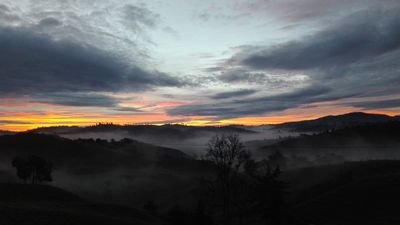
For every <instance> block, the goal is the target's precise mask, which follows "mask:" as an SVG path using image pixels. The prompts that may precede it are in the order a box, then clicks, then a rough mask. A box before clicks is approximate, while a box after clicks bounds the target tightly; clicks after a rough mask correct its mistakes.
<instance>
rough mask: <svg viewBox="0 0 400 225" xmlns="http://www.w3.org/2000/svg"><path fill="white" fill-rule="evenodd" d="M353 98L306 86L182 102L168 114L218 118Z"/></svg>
mask: <svg viewBox="0 0 400 225" xmlns="http://www.w3.org/2000/svg"><path fill="white" fill-rule="evenodd" d="M344 97H352V95H350V94H347V93H334V92H333V91H332V90H331V89H329V88H327V87H313V86H312V87H307V88H302V89H299V90H296V91H293V92H288V93H284V94H278V95H271V96H264V97H253V98H246V99H236V100H233V101H229V102H218V103H213V104H199V105H183V106H178V107H176V108H173V109H170V110H168V111H167V112H168V114H169V115H173V116H177V115H181V116H196V115H197V116H213V117H215V118H216V119H227V118H237V117H242V116H254V115H263V114H265V113H269V112H274V111H281V110H285V109H290V108H294V107H297V106H300V105H302V104H307V103H312V102H319V101H326V100H335V99H340V98H344Z"/></svg>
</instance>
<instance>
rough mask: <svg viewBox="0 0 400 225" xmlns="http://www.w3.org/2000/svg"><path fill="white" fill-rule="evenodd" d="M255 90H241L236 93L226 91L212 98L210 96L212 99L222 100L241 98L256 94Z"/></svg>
mask: <svg viewBox="0 0 400 225" xmlns="http://www.w3.org/2000/svg"><path fill="white" fill-rule="evenodd" d="M256 92H257V91H256V90H250V89H243V90H238V91H227V92H221V93H218V94H216V95H214V96H212V98H213V99H224V98H235V97H243V96H248V95H252V94H254V93H256Z"/></svg>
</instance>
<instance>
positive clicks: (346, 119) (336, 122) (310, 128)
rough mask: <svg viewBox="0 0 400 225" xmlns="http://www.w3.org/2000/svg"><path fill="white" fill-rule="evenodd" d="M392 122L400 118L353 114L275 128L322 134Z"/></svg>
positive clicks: (291, 123)
mask: <svg viewBox="0 0 400 225" xmlns="http://www.w3.org/2000/svg"><path fill="white" fill-rule="evenodd" d="M392 121H400V117H399V116H388V115H384V114H370V113H364V112H353V113H347V114H343V115H336V116H332V115H331V116H325V117H321V118H318V119H315V120H304V121H297V122H287V123H282V124H278V125H275V127H276V128H279V129H282V128H284V129H290V130H294V131H298V132H321V131H325V130H330V129H338V128H344V127H350V126H360V125H366V124H376V123H386V122H392Z"/></svg>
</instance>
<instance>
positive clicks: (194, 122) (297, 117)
mask: <svg viewBox="0 0 400 225" xmlns="http://www.w3.org/2000/svg"><path fill="white" fill-rule="evenodd" d="M335 109H336V110H335V111H332V107H326V108H323V107H322V108H318V110H317V109H314V110H310V109H308V110H305V109H291V110H287V111H284V112H282V113H281V115H265V116H255V117H242V118H235V119H225V120H215V119H213V118H212V117H190V118H185V117H171V116H168V115H166V114H165V113H154V114H139V115H132V116H127V115H118V116H105V115H101V114H94V113H92V114H71V115H68V114H62V113H48V114H29V113H13V115H12V116H11V115H9V116H4V115H0V121H9V123H4V122H3V124H0V130H8V131H26V130H31V129H35V128H39V127H54V126H89V125H95V124H97V123H113V124H119V125H124V124H154V125H163V124H167V123H173V124H174V123H176V124H185V125H189V126H215V125H217V126H224V125H232V124H238V125H239V124H240V125H248V126H255V125H263V124H279V123H284V122H292V121H301V120H310V119H316V118H319V117H322V116H327V115H339V114H344V113H349V112H354V111H357V110H354V109H352V110H349V109H348V108H344V109H343V108H342V109H339V108H335ZM329 111H330V112H335V113H334V114H332V113H328V112H329ZM364 112H367V113H377V114H386V115H390V116H395V115H398V112H393V111H382V110H367V111H364ZM171 121H176V122H171Z"/></svg>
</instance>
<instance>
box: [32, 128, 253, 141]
mask: <svg viewBox="0 0 400 225" xmlns="http://www.w3.org/2000/svg"><path fill="white" fill-rule="evenodd" d="M29 132H33V133H45V134H56V135H61V134H76V133H94V132H127V133H129V134H132V135H135V136H149V137H153V138H173V139H177V140H182V139H187V138H194V137H197V136H201V135H203V134H204V133H254V132H253V131H251V130H248V129H246V128H245V127H243V126H186V125H179V124H166V125H162V126H156V125H116V124H98V125H95V126H88V127H76V126H73V127H68V126H61V127H44V128H37V129H33V130H30V131H29Z"/></svg>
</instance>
